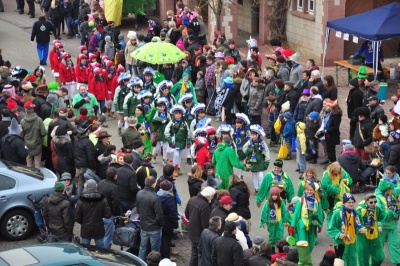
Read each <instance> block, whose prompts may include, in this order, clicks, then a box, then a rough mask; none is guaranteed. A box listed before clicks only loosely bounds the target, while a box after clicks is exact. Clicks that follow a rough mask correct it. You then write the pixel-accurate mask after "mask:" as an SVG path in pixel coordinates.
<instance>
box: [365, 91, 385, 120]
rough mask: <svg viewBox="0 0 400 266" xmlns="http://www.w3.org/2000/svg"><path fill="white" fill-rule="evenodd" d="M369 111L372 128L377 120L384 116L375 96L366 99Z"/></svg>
mask: <svg viewBox="0 0 400 266" xmlns="http://www.w3.org/2000/svg"><path fill="white" fill-rule="evenodd" d="M368 105H369V110H370V111H371V115H370V118H371V122H372V123H373V124H374V127H375V126H376V125H377V124H378V122H379V118H380V117H382V115H384V114H385V111H383V108H382V106H381V105H380V104H379V99H378V97H377V96H371V97H369V98H368Z"/></svg>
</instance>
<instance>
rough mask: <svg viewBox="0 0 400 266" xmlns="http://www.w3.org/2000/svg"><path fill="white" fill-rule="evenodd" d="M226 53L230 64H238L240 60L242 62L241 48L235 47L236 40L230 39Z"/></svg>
mask: <svg viewBox="0 0 400 266" xmlns="http://www.w3.org/2000/svg"><path fill="white" fill-rule="evenodd" d="M224 55H225V61H226V62H227V63H228V64H237V63H238V62H240V60H242V58H241V57H240V52H239V49H237V48H236V47H235V41H234V40H229V41H228V48H226V49H225V51H224ZM227 58H228V59H227Z"/></svg>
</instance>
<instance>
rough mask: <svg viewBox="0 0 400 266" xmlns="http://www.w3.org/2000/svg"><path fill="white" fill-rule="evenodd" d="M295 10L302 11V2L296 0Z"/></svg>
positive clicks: (301, 0)
mask: <svg viewBox="0 0 400 266" xmlns="http://www.w3.org/2000/svg"><path fill="white" fill-rule="evenodd" d="M297 10H298V11H303V0H297Z"/></svg>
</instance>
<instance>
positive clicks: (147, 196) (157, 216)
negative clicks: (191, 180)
mask: <svg viewBox="0 0 400 266" xmlns="http://www.w3.org/2000/svg"><path fill="white" fill-rule="evenodd" d="M144 183H145V188H144V189H143V190H141V191H139V192H138V194H137V204H136V207H137V212H138V213H139V215H140V229H141V231H140V249H139V258H141V259H142V260H145V259H146V256H147V247H148V245H149V244H150V246H151V250H150V251H157V252H160V245H161V236H162V227H163V225H164V220H163V208H162V204H161V199H160V197H158V196H157V195H156V193H155V191H154V188H155V186H156V179H155V177H153V176H149V177H146V179H145V181H144ZM149 242H150V243H149Z"/></svg>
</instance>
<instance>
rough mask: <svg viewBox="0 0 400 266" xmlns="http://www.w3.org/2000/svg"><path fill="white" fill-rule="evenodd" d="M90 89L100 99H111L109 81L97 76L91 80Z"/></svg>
mask: <svg viewBox="0 0 400 266" xmlns="http://www.w3.org/2000/svg"><path fill="white" fill-rule="evenodd" d="M89 91H90V93H92V94H93V95H94V96H95V97H96V99H97V100H98V101H103V100H109V99H110V96H109V94H108V90H107V83H106V82H105V81H104V80H103V81H102V80H100V79H99V78H97V79H96V77H95V76H93V77H92V79H91V80H89Z"/></svg>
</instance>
